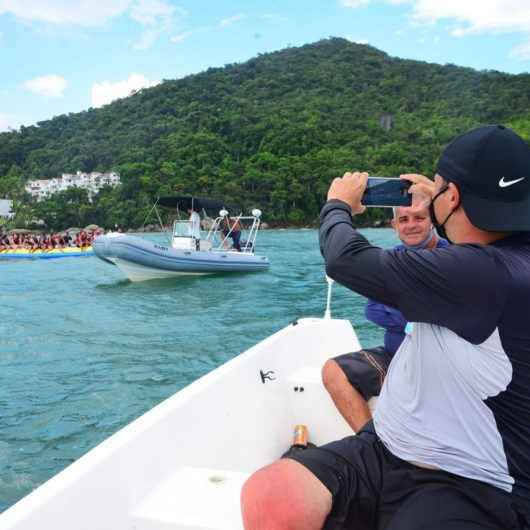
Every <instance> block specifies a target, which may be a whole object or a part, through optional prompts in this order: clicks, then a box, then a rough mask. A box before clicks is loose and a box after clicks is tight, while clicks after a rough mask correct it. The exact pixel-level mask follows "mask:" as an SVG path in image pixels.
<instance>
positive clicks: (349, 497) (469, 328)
mask: <svg viewBox="0 0 530 530" xmlns="http://www.w3.org/2000/svg"><path fill="white" fill-rule="evenodd" d="M367 177H368V175H367V173H346V174H345V175H344V177H342V178H337V179H335V180H334V181H333V183H332V185H331V187H330V189H329V192H328V202H327V203H326V204H325V205H324V207H323V209H322V212H321V216H320V219H321V227H320V247H321V251H322V254H323V256H324V258H325V262H326V272H327V274H328V275H329V276H331V277H332V278H333V279H335V280H336V281H338V282H339V283H341V284H343V285H345V286H346V287H348V288H350V289H352V290H353V291H355V292H357V293H360V294H362V295H364V296H367V297H369V298H372V299H374V300H377V301H379V302H381V303H384V304H387V305H389V306H392V307H396V308H397V309H399V310H400V311H401V312H402V313H403V315H404V316H405V318H406V319H407V321H409V322H413V323H414V328H413V331H412V333H411V335H407V337H406V338H405V340H404V341H403V344H402V345H401V347H400V348H399V350H398V352H397V354H396V355H395V357H394V358H393V360H392V362H391V364H390V368H389V370H388V374H387V376H386V378H385V381H384V384H383V388H382V391H381V394H380V396H379V402H378V407H377V410H376V411H375V414H374V419H373V421H370V422H368V423H367V424H366V425H365V426H364V427H363V428H362V429H361V430H360V431H359V432H358V433H357V434H356V435H354V436H350V437H347V438H344V439H343V440H340V441H337V442H332V443H330V444H326V445H324V446H322V447H318V448H311V449H307V450H305V451H301V452H299V453H297V454H296V455H291V456H289V457H288V458H284V459H281V460H279V461H278V462H275V463H273V464H271V465H269V466H267V467H265V468H263V469H261V470H259V471H257V472H256V473H254V474H253V475H252V476H251V477H250V478H249V479H248V481H247V482H246V483H245V485H244V487H243V491H242V509H243V521H244V525H245V528H246V529H247V530H258V529H262V530H265V529H267V530H274V529H289V530H298V529H300V530H302V529H304V530H316V529H321V528H324V529H326V530H329V529H339V528H345V529H350V528H351V529H355V530H370V529H374V530H378V529H382V528H385V529H387V530H419V529H427V528H428V529H429V530H442V529H443V530H449V529H451V530H468V529H469V530H471V529H473V530H478V529H482V528H483V529H489V530H492V529H498V530H507V529H521V528H529V523H530V515H529V514H530V326H529V325H528V315H530V147H529V146H528V145H527V144H526V142H525V141H524V140H523V139H522V138H520V137H519V136H518V135H517V134H515V133H514V132H513V131H511V130H510V129H507V128H505V127H503V126H497V125H494V126H487V127H480V128H477V129H474V130H471V131H469V132H467V133H465V134H463V135H461V136H458V137H457V138H456V139H454V140H453V141H452V142H451V143H450V144H449V146H448V147H446V148H445V150H444V151H443V152H442V155H441V157H440V159H439V161H438V166H437V170H436V175H435V177H434V182H432V181H430V180H429V179H427V178H426V177H423V176H421V175H416V176H410V175H409V176H407V178H408V179H409V180H411V181H412V182H413V185H412V186H411V190H410V191H411V192H412V193H414V192H415V191H418V192H419V191H421V192H422V193H427V194H428V195H429V196H430V197H431V198H432V199H431V203H430V210H431V215H432V219H433V224H434V225H435V227H437V230H438V232H439V233H440V234H441V235H442V236H444V235H446V236H447V237H446V239H448V240H449V241H451V242H453V243H454V244H453V245H449V246H448V247H446V248H437V249H433V250H427V249H425V250H405V251H396V250H383V249H380V248H377V247H375V246H373V245H371V244H370V243H369V242H368V241H367V240H366V239H365V238H364V237H363V236H362V235H361V234H359V232H358V231H357V230H356V229H355V228H354V224H353V219H354V216H355V215H356V214H358V213H361V212H362V211H364V206H363V205H362V204H361V198H362V195H363V192H364V190H365V187H366V180H367Z"/></svg>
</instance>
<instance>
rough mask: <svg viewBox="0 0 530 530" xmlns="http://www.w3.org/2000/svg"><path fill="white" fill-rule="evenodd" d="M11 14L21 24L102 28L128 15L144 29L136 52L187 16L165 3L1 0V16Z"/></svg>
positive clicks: (141, 0)
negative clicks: (35, 23) (115, 19)
mask: <svg viewBox="0 0 530 530" xmlns="http://www.w3.org/2000/svg"><path fill="white" fill-rule="evenodd" d="M3 14H11V15H13V16H14V17H15V18H17V19H18V20H20V21H22V22H26V23H27V22H37V23H45V24H52V25H69V26H81V27H97V26H102V25H104V24H105V23H107V22H109V21H110V20H111V19H114V18H116V17H119V16H129V17H130V18H131V19H132V20H134V21H135V22H137V23H138V24H139V25H140V26H142V27H143V28H144V32H143V33H142V35H141V37H140V38H139V40H138V41H137V42H136V43H135V44H134V48H136V49H142V50H143V49H146V48H149V47H150V46H152V45H153V43H154V42H155V41H156V40H157V39H158V37H159V36H160V35H161V34H162V33H164V32H167V31H169V30H171V29H172V28H173V29H174V27H175V26H176V24H177V23H178V22H179V20H180V19H182V18H183V17H185V16H186V15H187V14H188V13H187V11H185V10H184V9H182V8H180V7H176V6H174V5H172V3H171V2H170V1H168V0H105V1H104V2H102V1H101V0H78V1H75V2H73V1H71V0H0V15H3Z"/></svg>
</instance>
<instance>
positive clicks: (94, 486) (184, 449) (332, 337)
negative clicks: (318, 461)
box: [0, 319, 360, 530]
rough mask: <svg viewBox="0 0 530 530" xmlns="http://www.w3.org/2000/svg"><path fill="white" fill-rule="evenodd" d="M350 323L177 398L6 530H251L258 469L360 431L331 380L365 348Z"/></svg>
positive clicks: (295, 333) (3, 525) (94, 453)
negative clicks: (296, 432)
mask: <svg viewBox="0 0 530 530" xmlns="http://www.w3.org/2000/svg"><path fill="white" fill-rule="evenodd" d="M359 348H360V346H359V343H358V340H357V337H356V335H355V332H354V330H353V328H352V327H351V324H350V323H349V322H348V321H344V320H331V319H302V320H300V321H299V322H297V323H294V324H292V325H289V326H287V327H286V328H284V329H283V330H281V331H279V332H278V333H276V334H274V335H272V336H271V337H269V338H267V339H265V340H263V341H262V342H260V343H258V344H257V345H256V346H254V347H252V348H250V349H249V350H247V351H246V352H244V353H243V354H241V355H239V356H238V357H236V358H234V359H233V360H231V361H229V362H227V363H226V364H224V365H222V366H221V367H219V368H217V369H216V370H214V371H212V372H211V373H209V374H207V375H206V376H204V377H202V378H201V379H199V380H197V381H196V382H194V383H193V384H191V385H190V386H188V387H186V388H184V389H183V390H181V391H180V392H177V393H176V394H175V395H174V396H172V397H171V398H169V399H167V400H166V401H164V402H162V403H161V404H160V405H158V406H156V407H155V408H154V409H152V410H151V411H149V412H147V413H146V414H145V415H143V416H142V417H140V418H139V419H137V420H136V421H134V422H132V423H131V424H129V425H128V426H126V427H125V428H123V429H122V430H121V431H119V432H118V433H116V434H115V435H114V436H112V437H110V438H109V439H107V440H106V441H105V442H103V443H102V444H100V445H99V446H97V447H96V448H95V449H93V450H91V451H90V452H89V453H87V454H86V455H85V456H83V457H82V458H80V459H79V460H78V461H76V462H75V463H73V464H72V465H71V466H69V467H68V468H67V469H65V470H64V471H63V472H61V473H59V474H58V475H57V476H55V477H54V478H52V479H51V480H49V481H48V482H47V483H45V484H44V485H42V486H41V487H40V488H38V489H37V490H35V491H34V492H33V493H31V494H30V495H28V496H27V497H26V498H24V499H22V500H21V501H20V502H18V503H17V504H16V505H14V506H13V507H11V508H10V509H9V510H7V511H6V512H4V513H3V514H2V515H0V530H73V529H75V530H110V529H112V530H130V529H133V528H137V529H142V530H151V529H152V530H155V529H157V530H170V529H171V530H192V529H193V530H199V529H201V530H205V529H210V530H214V529H224V530H238V529H241V528H242V523H241V516H240V507H239V494H240V489H241V486H242V484H243V482H244V481H245V479H246V478H247V477H248V475H249V474H250V473H252V472H253V471H255V470H256V469H258V468H260V467H262V466H264V465H266V464H268V463H270V462H272V461H274V460H276V459H277V458H279V457H280V455H281V454H282V453H283V452H284V451H285V450H286V449H287V448H288V447H289V446H290V444H291V440H292V431H293V428H294V426H295V425H296V424H299V423H302V424H305V425H307V426H308V429H309V433H310V440H311V441H312V442H314V443H316V444H322V443H326V442H329V441H331V440H334V439H337V438H340V437H343V436H346V435H348V434H351V431H350V429H349V428H348V426H347V424H346V423H345V422H344V420H343V419H342V418H341V416H340V415H339V414H338V412H337V411H336V409H335V407H334V405H333V403H332V401H331V399H330V398H329V396H328V394H327V393H326V391H325V389H324V388H323V386H322V384H321V379H320V370H321V367H322V365H323V364H324V362H325V361H326V359H328V358H329V357H330V356H335V355H339V354H342V353H346V352H349V351H354V350H357V349H359Z"/></svg>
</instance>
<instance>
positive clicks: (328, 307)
mask: <svg viewBox="0 0 530 530" xmlns="http://www.w3.org/2000/svg"><path fill="white" fill-rule="evenodd" d="M326 281H327V282H328V299H327V302H326V311H325V312H324V318H325V319H328V320H331V289H332V287H333V280H332V279H331V278H330V277H329V276H328V275H327V274H326Z"/></svg>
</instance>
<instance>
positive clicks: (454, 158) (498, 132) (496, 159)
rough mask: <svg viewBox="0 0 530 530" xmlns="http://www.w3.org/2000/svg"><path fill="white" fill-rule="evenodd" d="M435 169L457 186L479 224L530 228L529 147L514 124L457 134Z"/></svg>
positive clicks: (468, 211)
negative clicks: (514, 127) (515, 129)
mask: <svg viewBox="0 0 530 530" xmlns="http://www.w3.org/2000/svg"><path fill="white" fill-rule="evenodd" d="M436 172H437V173H438V174H439V175H440V176H441V177H443V178H444V179H445V180H447V181H449V182H454V183H455V184H456V185H457V186H458V189H459V191H460V195H461V200H462V206H463V208H464V211H465V212H466V215H467V216H468V217H469V220H470V221H471V222H472V223H473V225H475V226H476V227H477V228H481V229H482V230H487V231H499V232H522V231H530V146H529V145H528V144H527V143H526V142H525V141H524V140H523V139H522V138H521V137H520V136H518V135H517V134H516V133H514V132H513V131H512V130H511V129H508V128H506V127H504V126H503V125H488V126H486V127H478V128H477V129H472V130H471V131H468V132H466V133H464V134H462V135H460V136H457V137H456V138H455V139H454V140H453V141H452V142H451V143H450V144H449V145H448V146H447V147H446V148H445V149H444V151H443V152H442V155H441V156H440V160H438V166H437V168H436Z"/></svg>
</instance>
